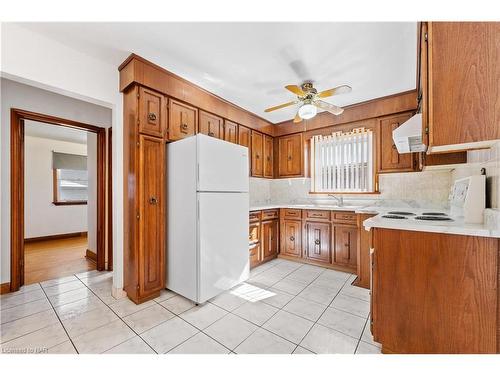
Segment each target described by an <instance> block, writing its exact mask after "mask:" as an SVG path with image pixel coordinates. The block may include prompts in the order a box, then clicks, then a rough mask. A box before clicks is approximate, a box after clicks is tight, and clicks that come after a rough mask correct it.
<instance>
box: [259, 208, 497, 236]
mask: <svg viewBox="0 0 500 375" xmlns="http://www.w3.org/2000/svg"><path fill="white" fill-rule="evenodd" d="M273 208H297V209H303V210H332V211H353V212H355V213H358V214H361V213H363V214H374V215H376V216H374V217H371V218H369V219H366V220H365V221H364V222H363V225H364V227H365V229H366V230H370V229H371V228H386V229H399V230H409V231H417V232H432V233H448V234H458V235H467V236H478V237H492V238H500V210H493V209H487V210H486V211H485V222H484V223H483V224H467V223H464V221H463V218H461V217H452V219H453V221H438V222H429V221H420V220H415V219H414V217H409V218H408V219H401V220H398V219H387V218H383V217H382V215H384V214H386V213H387V212H388V211H409V212H413V213H415V214H416V215H419V214H421V213H423V212H442V213H445V214H449V212H448V211H447V210H445V209H442V208H441V209H436V208H432V207H431V208H429V207H423V208H422V207H419V208H416V207H414V205H407V204H405V205H401V206H399V205H398V206H387V205H384V203H383V202H366V203H364V204H363V203H357V204H349V203H346V204H345V205H343V206H337V205H335V204H327V203H317V204H313V203H310V204H307V203H305V204H297V203H290V204H286V203H281V204H272V203H266V204H260V205H253V206H250V211H259V210H268V209H273ZM491 217H493V219H491Z"/></svg>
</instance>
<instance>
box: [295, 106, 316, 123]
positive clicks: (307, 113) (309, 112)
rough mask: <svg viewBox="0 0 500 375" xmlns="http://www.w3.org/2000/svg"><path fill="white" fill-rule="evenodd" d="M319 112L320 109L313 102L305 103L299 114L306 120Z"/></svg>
mask: <svg viewBox="0 0 500 375" xmlns="http://www.w3.org/2000/svg"><path fill="white" fill-rule="evenodd" d="M317 113H318V109H317V108H316V106H314V105H312V104H304V105H302V106H301V107H300V108H299V116H300V118H301V119H304V120H309V119H311V118H313V117H314V116H316V114H317Z"/></svg>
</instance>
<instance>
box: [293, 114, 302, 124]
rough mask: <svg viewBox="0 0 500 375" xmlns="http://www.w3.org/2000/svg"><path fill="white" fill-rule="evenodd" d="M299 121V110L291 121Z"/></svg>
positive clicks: (300, 119)
mask: <svg viewBox="0 0 500 375" xmlns="http://www.w3.org/2000/svg"><path fill="white" fill-rule="evenodd" d="M301 121H302V118H301V117H300V116H299V112H297V114H296V115H295V118H294V119H293V122H294V123H297V122H301Z"/></svg>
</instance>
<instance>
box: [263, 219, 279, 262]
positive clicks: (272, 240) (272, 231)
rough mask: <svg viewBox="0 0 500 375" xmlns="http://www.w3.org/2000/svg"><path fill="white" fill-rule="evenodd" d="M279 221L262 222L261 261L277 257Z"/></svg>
mask: <svg viewBox="0 0 500 375" xmlns="http://www.w3.org/2000/svg"><path fill="white" fill-rule="evenodd" d="M278 238H279V221H278V220H269V221H263V222H262V241H261V242H262V260H263V261H266V260H269V259H273V258H276V256H277V255H278V243H279V242H278Z"/></svg>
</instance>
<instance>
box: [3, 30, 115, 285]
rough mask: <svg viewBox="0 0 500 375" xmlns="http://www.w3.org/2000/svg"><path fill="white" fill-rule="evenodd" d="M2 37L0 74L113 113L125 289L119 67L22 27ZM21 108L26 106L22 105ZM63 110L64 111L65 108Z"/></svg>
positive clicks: (6, 227) (6, 218)
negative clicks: (107, 109) (95, 105)
mask: <svg viewBox="0 0 500 375" xmlns="http://www.w3.org/2000/svg"><path fill="white" fill-rule="evenodd" d="M0 34H1V49H2V50H1V65H0V70H1V73H2V76H3V77H6V78H10V79H13V80H16V81H19V82H24V83H27V84H30V85H32V86H35V87H40V88H44V89H46V90H49V91H52V92H56V93H59V94H63V95H66V96H69V97H72V98H77V99H80V100H84V101H87V102H90V103H94V104H99V105H103V106H105V107H107V108H109V109H111V110H112V119H111V123H112V126H113V220H114V221H113V247H114V249H113V259H114V275H113V284H114V286H115V287H116V288H121V287H122V286H123V126H122V123H123V120H122V118H123V101H122V95H121V93H120V92H119V90H118V87H119V74H118V70H117V66H114V65H112V64H109V63H107V62H104V61H100V60H98V59H95V58H93V57H91V56H89V55H86V54H84V53H82V52H79V51H76V50H74V49H72V48H70V47H68V46H65V45H63V44H61V43H58V42H56V41H54V40H52V39H49V38H46V37H44V36H41V35H39V34H36V33H33V32H31V31H30V30H27V29H25V28H23V27H20V26H18V25H14V24H8V23H2V25H1V32H0ZM4 86H5V85H4V84H3V83H2V94H1V96H2V118H1V120H2V122H1V126H2V129H1V135H0V139H1V147H2V164H1V173H0V176H1V180H0V185H1V186H2V190H1V194H2V202H1V212H2V214H1V228H2V232H1V236H2V239H1V250H2V257H1V260H2V266H1V279H0V280H1V282H7V281H9V280H10V266H9V264H10V238H9V237H10V204H9V198H8V197H9V195H10V174H9V153H10V127H9V114H8V111H9V108H10V107H9V106H7V105H6V106H4V101H5V100H4V99H5V95H6V93H8V90H6V89H5V87H4ZM17 107H19V108H23V106H22V105H21V106H19V105H18V106H17ZM26 109H28V108H26ZM33 110H35V109H33ZM60 110H63V111H64V108H62V109H60ZM6 111H7V114H6V113H5V112H6ZM36 111H38V112H44V111H43V108H38V109H36ZM55 112H57V111H55ZM78 115H79V118H80V120H81V117H85V113H84V112H81V113H79V114H78ZM62 117H68V116H62ZM69 118H71V117H69ZM81 121H83V120H81ZM83 122H89V121H83ZM103 125H104V124H103ZM106 125H108V124H106Z"/></svg>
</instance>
